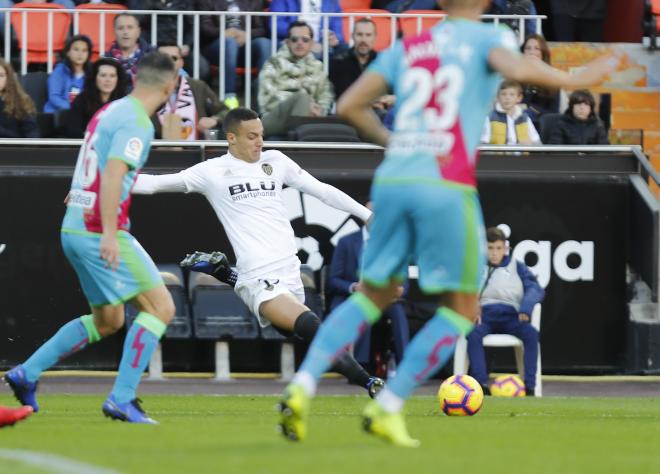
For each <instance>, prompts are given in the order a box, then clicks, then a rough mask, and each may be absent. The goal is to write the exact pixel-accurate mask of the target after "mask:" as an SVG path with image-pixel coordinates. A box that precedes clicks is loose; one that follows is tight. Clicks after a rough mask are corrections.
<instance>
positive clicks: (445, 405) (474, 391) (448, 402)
mask: <svg viewBox="0 0 660 474" xmlns="http://www.w3.org/2000/svg"><path fill="white" fill-rule="evenodd" d="M438 400H439V401H440V409H441V410H442V411H443V412H444V413H445V415H451V416H472V415H474V414H475V413H477V412H478V411H479V410H480V409H481V406H482V405H483V404H484V391H483V390H482V389H481V385H479V382H477V381H476V380H475V379H473V378H472V377H470V376H469V375H452V376H451V377H449V378H448V379H447V380H445V381H444V382H442V385H440V389H439V390H438Z"/></svg>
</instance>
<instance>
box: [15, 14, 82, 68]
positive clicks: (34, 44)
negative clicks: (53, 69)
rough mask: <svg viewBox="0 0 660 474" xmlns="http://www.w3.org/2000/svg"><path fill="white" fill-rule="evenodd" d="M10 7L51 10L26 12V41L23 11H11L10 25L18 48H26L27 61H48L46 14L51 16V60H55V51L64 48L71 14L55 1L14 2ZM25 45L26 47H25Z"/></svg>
mask: <svg viewBox="0 0 660 474" xmlns="http://www.w3.org/2000/svg"><path fill="white" fill-rule="evenodd" d="M12 8H41V9H49V10H53V13H50V12H26V13H25V17H26V26H27V28H26V30H27V31H26V32H25V33H26V41H27V44H23V12H11V26H12V28H13V29H14V32H15V33H16V38H17V39H18V47H19V49H21V50H22V49H24V48H25V49H26V54H27V63H28V64H32V63H45V62H48V16H49V15H52V17H53V30H52V41H53V43H52V51H53V55H52V56H51V60H52V62H53V63H54V62H55V53H57V52H58V51H61V50H62V49H63V48H64V43H65V41H66V37H67V35H68V33H69V27H70V26H71V15H69V14H68V13H67V12H61V11H57V10H63V9H64V7H63V6H62V5H58V4H56V3H28V2H21V3H16V4H14V6H13V7H12ZM26 46H27V47H26Z"/></svg>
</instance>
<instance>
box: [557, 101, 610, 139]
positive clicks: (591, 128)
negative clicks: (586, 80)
mask: <svg viewBox="0 0 660 474" xmlns="http://www.w3.org/2000/svg"><path fill="white" fill-rule="evenodd" d="M595 108H596V101H595V99H594V96H593V95H592V94H591V92H589V91H588V90H586V89H580V90H576V91H573V92H572V93H571V95H570V96H568V108H567V109H566V112H565V113H564V115H562V116H561V118H560V120H558V121H557V124H556V125H555V127H553V129H552V130H551V132H550V138H549V139H548V143H549V144H552V145H609V144H610V141H609V138H608V137H607V130H605V126H604V125H603V122H601V121H600V119H599V118H598V116H597V115H596V111H595Z"/></svg>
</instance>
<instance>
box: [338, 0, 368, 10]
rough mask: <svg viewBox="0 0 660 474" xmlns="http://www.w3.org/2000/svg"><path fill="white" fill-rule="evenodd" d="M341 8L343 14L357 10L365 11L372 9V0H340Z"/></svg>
mask: <svg viewBox="0 0 660 474" xmlns="http://www.w3.org/2000/svg"><path fill="white" fill-rule="evenodd" d="M339 6H340V7H341V11H343V12H345V11H346V10H355V9H360V10H365V9H368V8H369V7H371V0H339Z"/></svg>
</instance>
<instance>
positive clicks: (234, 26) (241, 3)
mask: <svg viewBox="0 0 660 474" xmlns="http://www.w3.org/2000/svg"><path fill="white" fill-rule="evenodd" d="M265 8H266V6H265V4H264V1H263V0H197V2H196V9H197V10H201V11H219V12H237V13H238V12H261V11H264V9H265ZM224 18H225V22H226V23H225V64H224V73H225V104H226V105H227V106H228V107H229V108H230V109H233V108H236V107H238V99H237V98H236V86H237V84H236V82H237V74H236V66H237V65H238V58H239V57H241V56H245V40H246V32H245V30H246V24H247V23H246V20H247V16H246V15H227V16H225V17H224ZM220 19H221V17H220V16H218V15H213V16H203V17H202V18H201V21H200V29H201V38H202V44H204V45H207V46H206V47H205V48H204V50H203V53H204V56H205V57H206V59H208V61H209V62H210V63H211V64H214V65H216V66H217V65H218V62H219V60H220V38H219V34H220ZM251 27H252V30H251V38H252V40H251V50H252V58H251V61H252V66H253V67H256V68H257V72H258V71H260V70H261V67H262V66H263V65H264V63H265V62H266V60H267V59H268V58H269V57H270V52H271V45H270V39H268V38H266V17H265V16H253V17H252V20H251ZM253 78H255V79H256V75H255V76H253Z"/></svg>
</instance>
